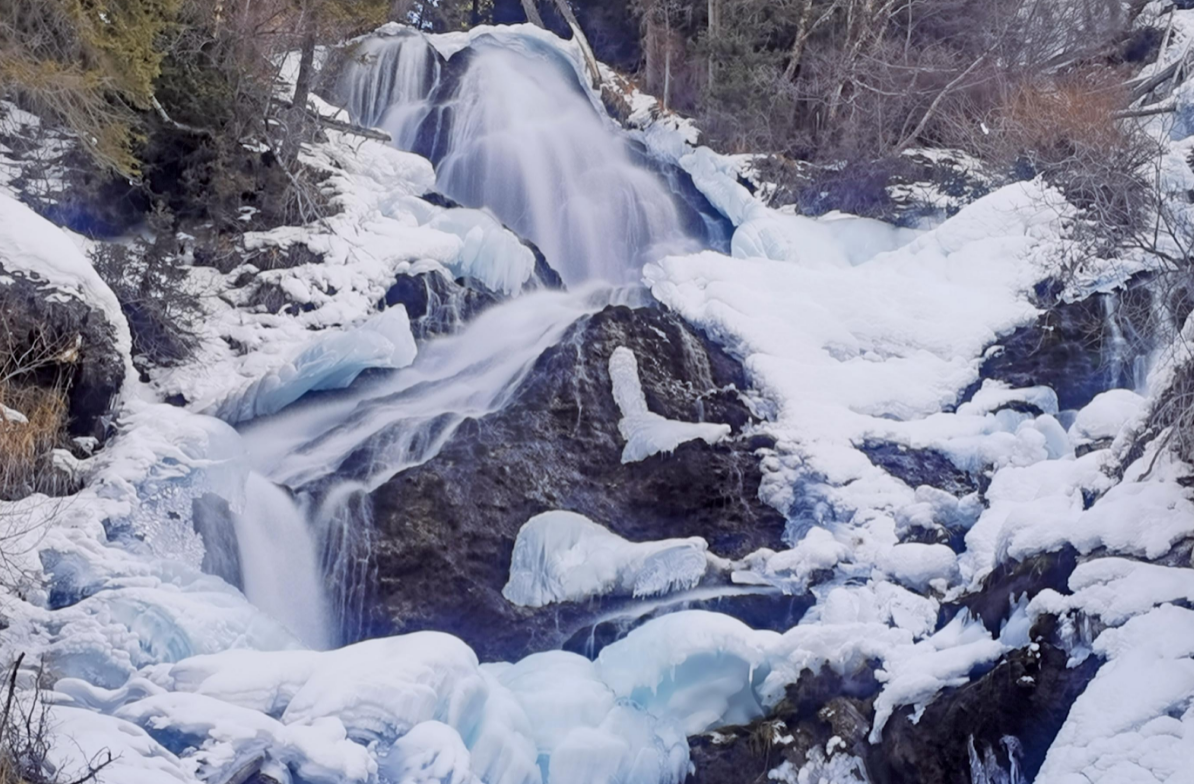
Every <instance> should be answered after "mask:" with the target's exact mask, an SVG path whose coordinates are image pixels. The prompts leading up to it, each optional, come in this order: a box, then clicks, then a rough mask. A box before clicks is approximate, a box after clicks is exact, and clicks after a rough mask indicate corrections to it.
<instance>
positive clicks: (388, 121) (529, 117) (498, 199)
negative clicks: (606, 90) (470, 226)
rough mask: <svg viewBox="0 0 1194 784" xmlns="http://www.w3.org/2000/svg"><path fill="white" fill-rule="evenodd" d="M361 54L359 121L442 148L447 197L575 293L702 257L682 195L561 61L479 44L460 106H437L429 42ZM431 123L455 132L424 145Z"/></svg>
mask: <svg viewBox="0 0 1194 784" xmlns="http://www.w3.org/2000/svg"><path fill="white" fill-rule="evenodd" d="M363 46H364V48H365V49H366V51H368V52H369V55H370V59H367V60H366V62H365V63H363V64H359V65H356V66H353V67H350V68H349V69H348V71H347V73H346V75H345V77H344V79H343V82H342V88H341V89H342V91H343V93H344V94H345V95H346V96H347V102H348V106H349V111H350V112H351V113H352V114H353V117H354V119H355V120H356V121H358V122H361V123H363V124H366V125H369V124H375V125H380V126H381V127H383V128H385V129H386V130H387V131H389V132H390V134H391V135H392V136H393V137H394V139H395V143H396V144H397V146H399V147H401V148H403V149H408V150H410V149H413V150H416V151H419V152H424V153H428V154H432V152H431V151H429V150H428V149H425V148H426V147H427V145H429V144H431V141H430V140H431V139H435V140H436V141H435V144H434V145H433V147H434V151H433V157H434V158H436V159H437V161H438V163H437V166H436V174H437V177H436V180H437V185H438V187H439V189H440V190H441V191H443V192H444V193H445V194H447V195H448V196H450V197H452V198H453V199H455V200H457V201H459V202H460V203H462V204H464V205H465V206H468V207H488V208H489V209H491V210H492V211H493V212H494V213H495V214H496V215H497V216H498V218H499V219H501V221H502V222H503V223H505V224H506V225H507V226H509V227H510V228H512V229H513V230H514V231H515V232H517V233H518V234H520V235H522V236H524V237H527V238H529V239H530V240H532V241H533V242H534V243H535V244H536V245H538V246H539V248H540V249H541V250H542V251H543V253H544V255H545V256H546V257H547V260H548V262H549V263H550V264H551V265H552V267H554V268H555V269H556V271H557V272H559V273H560V275H561V277H563V279H564V282H565V283H567V284H568V285H576V284H578V283H582V282H585V281H591V280H604V281H607V282H610V283H615V284H619V283H629V282H636V281H637V277H638V271H639V270H640V269H641V267H642V265H643V263H645V262H646V261H648V260H650V259H652V258H658V257H660V256H663V255H666V254H668V253H673V252H675V253H680V252H685V251H692V250H696V249H697V245H698V243H697V241H696V240H694V239H693V238H692V237H689V236H687V235H686V233H685V231H684V229H683V228H682V226H683V221H682V219H681V214H680V210H679V208H678V206H677V203H676V201H675V198H674V197H673V194H672V193H671V192H670V191H669V190H668V188H667V186H666V185H665V184H664V183H663V181H662V180H661V179H660V178H659V177H658V176H657V175H656V174H655V173H654V172H651V171H649V170H647V169H644V168H642V167H640V166H638V165H636V164H635V162H634V161H633V160H632V158H631V155H630V149H629V147H628V143H627V140H626V138H625V137H624V136H623V135H622V134H621V133H620V132H618V131H616V130H615V128H614V127H613V125H612V121H610V120H609V118H608V117H605V116H603V115H601V114H598V112H597V109H596V108H595V106H594V103H593V101H592V100H591V99H590V97H589V95H588V94H587V93H586V92H584V89H583V88H582V86H581V85H580V83H579V81H578V80H577V78H576V74H575V71H574V70H573V69H572V67H571V66H570V65H569V64H568V63H567V62H565V61H563V60H562V59H561V57H560V55H559V54H558V53H556V52H554V51H551V50H550V49H549V48H547V47H545V46H544V45H542V44H540V43H538V42H536V41H534V40H533V39H523V38H511V39H509V40H505V39H503V40H502V41H501V42H498V41H495V40H493V39H491V38H488V37H481V38H479V39H478V40H477V41H476V42H475V43H474V44H473V45H472V46H471V47H470V49H469V50H467V51H468V56H471V60H470V61H469V63H468V65H467V67H466V69H465V71H464V73H463V75H462V76H460V77H459V82H458V83H456V84H455V85H454V86H452V87H446V88H444V89H443V90H442V92H445V93H447V92H451V93H452V96H451V97H450V98H443V97H442V96H441V97H440V98H436V96H434V95H432V93H433V92H434V91H435V90H436V89H437V87H436V86H433V85H432V82H434V81H437V80H439V78H440V73H441V72H440V69H438V67H435V66H434V65H433V63H432V61H431V58H433V56H434V55H433V54H432V50H431V48H430V46H428V45H427V43H426V42H425V40H424V39H423V38H422V37H421V36H417V35H404V36H397V37H392V38H386V39H381V40H374V41H371V42H367V43H366V44H364V45H363ZM456 56H457V57H461V56H464V55H463V54H458V55H456ZM386 69H392V73H391V72H390V71H388V70H386ZM428 74H433V76H431V77H429V76H428ZM429 95H430V96H431V97H432V99H433V101H435V100H438V101H439V102H440V108H439V109H436V110H433V107H432V105H431V104H432V102H433V101H429V100H428V97H429ZM378 101H390V102H392V105H390V106H388V107H379V106H378V105H377V102H378ZM424 120H428V121H429V122H431V123H433V124H434V123H440V124H442V125H444V126H445V127H446V131H445V130H443V129H441V130H440V132H439V133H438V134H437V133H434V132H430V131H428V130H427V129H424V132H423V133H424V138H423V139H422V140H421V141H420V138H419V137H420V126H421V125H422V124H423V123H424Z"/></svg>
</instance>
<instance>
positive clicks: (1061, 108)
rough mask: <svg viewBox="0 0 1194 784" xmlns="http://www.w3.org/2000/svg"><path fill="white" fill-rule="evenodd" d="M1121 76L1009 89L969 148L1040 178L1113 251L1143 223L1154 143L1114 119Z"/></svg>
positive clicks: (1061, 79) (1104, 73)
mask: <svg viewBox="0 0 1194 784" xmlns="http://www.w3.org/2000/svg"><path fill="white" fill-rule="evenodd" d="M1129 103H1130V95H1129V94H1128V91H1127V89H1126V88H1125V87H1124V85H1123V80H1122V75H1121V74H1119V73H1118V72H1116V71H1114V70H1111V69H1106V68H1101V69H1091V70H1085V71H1075V72H1073V73H1069V74H1065V75H1062V76H1055V77H1051V78H1040V79H1036V80H1032V81H1027V82H1023V83H1020V84H1011V85H1008V86H1007V87H1006V88H1005V90H1004V92H1003V93H1002V95H1001V96H1000V98H999V100H997V101H996V103H995V105H994V108H993V109H992V110H991V111H990V112H989V113H988V114H987V115H986V117H985V119H984V120H983V123H982V124H981V125H979V126H978V128H979V131H978V132H977V133H976V132H973V131H972V132H971V137H970V142H971V143H970V145H969V146H970V147H971V148H972V149H974V150H975V151H976V152H977V153H978V154H979V155H981V156H982V157H984V158H985V159H986V160H989V161H993V162H996V163H1002V164H1003V165H1005V166H1008V167H1011V168H1012V169H1014V170H1020V173H1021V174H1022V175H1025V176H1031V175H1034V174H1041V175H1043V176H1044V177H1045V179H1046V180H1048V181H1049V182H1050V183H1052V184H1054V185H1056V186H1058V187H1059V188H1061V189H1062V191H1064V192H1065V195H1066V197H1067V199H1068V200H1069V201H1070V202H1071V203H1073V204H1075V205H1077V206H1078V207H1080V208H1082V209H1083V210H1085V211H1086V213H1087V216H1088V217H1089V218H1090V219H1091V221H1092V222H1093V224H1094V225H1097V226H1099V227H1100V232H1102V234H1103V235H1104V239H1105V240H1106V241H1107V246H1108V248H1111V247H1113V246H1115V245H1117V244H1118V243H1121V242H1122V241H1123V239H1124V238H1125V237H1127V236H1130V235H1131V234H1132V232H1133V231H1135V230H1136V229H1137V228H1138V226H1139V225H1140V224H1141V223H1142V221H1143V220H1144V219H1145V209H1144V207H1145V205H1146V204H1147V201H1148V198H1147V195H1148V190H1149V187H1150V185H1151V182H1150V180H1149V176H1148V168H1149V164H1150V163H1151V162H1152V161H1153V160H1155V158H1156V156H1157V148H1156V143H1155V142H1154V141H1153V140H1151V139H1150V138H1149V137H1148V136H1147V135H1146V134H1144V133H1143V132H1142V131H1141V129H1140V126H1139V124H1137V123H1130V122H1123V121H1121V120H1118V119H1117V113H1118V112H1121V111H1122V110H1124V109H1125V108H1127V106H1128V105H1129Z"/></svg>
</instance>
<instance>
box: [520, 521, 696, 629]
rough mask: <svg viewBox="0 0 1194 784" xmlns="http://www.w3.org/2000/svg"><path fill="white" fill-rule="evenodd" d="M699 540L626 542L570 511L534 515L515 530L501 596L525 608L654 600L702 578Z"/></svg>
mask: <svg viewBox="0 0 1194 784" xmlns="http://www.w3.org/2000/svg"><path fill="white" fill-rule="evenodd" d="M707 550H708V544H707V543H706V542H705V540H704V539H702V538H700V537H691V538H688V539H664V540H660V541H654V542H630V541H628V540H626V539H623V538H622V537H620V536H618V535H617V534H615V533H612V532H611V531H609V530H608V529H606V528H605V527H604V526H601V525H598V524H597V523H594V522H593V521H592V520H590V519H588V518H587V517H584V516H583V515H579V514H576V513H574V512H563V511H556V512H544V513H542V514H538V515H535V516H534V517H532V518H531V519H530V520H528V521H527V522H526V523H524V524H523V526H522V528H520V529H519V531H518V537H517V538H516V540H515V542H514V555H513V557H512V559H511V563H510V579H509V581H508V582H507V583H506V586H505V588H503V589H502V595H503V596H505V597H506V598H507V599H508V600H509V601H511V602H513V603H514V604H518V605H522V606H524V607H543V606H544V605H547V604H551V603H553V602H576V601H581V600H583V599H587V598H590V597H594V596H605V595H610V594H613V595H618V596H635V597H640V596H656V595H659V594H665V593H671V592H672V591H675V590H679V589H684V588H692V587H694V586H695V585H696V584H697V583H699V582H700V580H701V578H702V577H704V576H705V571H706V568H707V567H708V561H707V558H706V551H707Z"/></svg>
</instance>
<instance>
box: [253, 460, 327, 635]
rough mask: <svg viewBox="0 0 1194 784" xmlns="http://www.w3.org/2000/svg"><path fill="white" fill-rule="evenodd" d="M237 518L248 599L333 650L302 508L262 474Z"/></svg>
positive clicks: (313, 546) (255, 477)
mask: <svg viewBox="0 0 1194 784" xmlns="http://www.w3.org/2000/svg"><path fill="white" fill-rule="evenodd" d="M245 496H246V500H245V504H244V509H243V510H242V511H241V512H240V513H239V514H238V515H237V516H236V538H237V544H238V545H239V548H240V558H241V564H242V565H243V572H244V573H243V580H244V590H245V596H247V597H248V599H249V601H251V602H253V604H255V605H257V606H258V607H260V608H261V609H262V610H265V611H266V612H267V613H269V614H270V615H271V616H273V617H274V619H275V620H277V621H279V622H281V623H282V625H283V626H285V627H286V628H287V629H289V630H290V631H291V633H292V634H294V635H295V636H296V637H298V638H299V639H300V640H302V641H303V642H304V643H306V644H307V645H308V646H310V647H312V648H315V649H324V648H327V647H328V646H329V644H330V642H331V640H330V638H329V636H328V629H329V628H330V624H329V615H328V608H327V604H326V598H325V596H324V590H323V580H322V578H321V576H320V569H319V561H318V558H317V556H316V552H317V547H316V542H315V537H314V532H313V531H312V530H311V527H310V526H309V525H307V520H306V514H305V511H304V510H303V508H302V507H301V505H300V504H299V503H298V502H297V501H296V500H295V499H294V498H293V497H291V495H290V494H289V493H287V492H286V490H284V489H283V488H281V487H278V486H277V485H275V484H274V483H273V482H270V481H269V480H268V479H266V478H265V477H263V476H261V475H260V474H258V473H256V472H253V473H250V474H249V478H248V481H247V483H246V485H245Z"/></svg>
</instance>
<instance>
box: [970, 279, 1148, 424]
mask: <svg viewBox="0 0 1194 784" xmlns="http://www.w3.org/2000/svg"><path fill="white" fill-rule="evenodd" d="M1039 288H1040V290H1039V291H1038V292H1037V293H1038V297H1039V298H1040V299H1043V300H1046V301H1050V300H1052V299H1053V298H1054V292H1052V291H1050V290H1049V287H1048V286H1047V285H1046V286H1043V287H1039ZM1152 317H1153V308H1152V293H1151V291H1150V288H1149V286H1148V281H1147V279H1145V278H1136V279H1134V280H1133V281H1132V282H1131V283H1129V284H1128V285H1127V287H1125V289H1124V290H1122V291H1117V292H1112V293H1107V294H1094V295H1092V296H1090V297H1087V298H1086V299H1084V300H1081V301H1079V302H1053V303H1052V304H1050V305H1048V307H1047V309H1046V311H1045V312H1044V313H1043V314H1042V315H1041V316H1040V317H1039V318H1038V319H1037V321H1036V323H1035V324H1032V325H1030V326H1027V327H1020V328H1019V329H1017V330H1015V331H1014V332H1013V333H1012V334H1010V335H1008V336H1007V337H1005V338H1004V339H1003V340H1001V341H1000V343H999V345H1000V347H1001V350H999V351H997V352H996V353H993V354H992V355H990V356H989V357H988V358H987V359H986V360H985V361H984V362H983V364H982V367H981V369H980V371H979V373H980V382H979V383H981V380H982V379H988V378H993V379H998V380H1000V381H1004V382H1006V383H1008V384H1010V385H1011V386H1013V387H1031V386H1038V385H1042V386H1048V387H1052V388H1053V390H1054V391H1055V392H1057V399H1058V404H1059V405H1060V407H1061V409H1062V410H1067V409H1079V408H1082V407H1083V406H1085V405H1086V404H1087V403H1089V402H1090V401H1091V399H1093V398H1094V396H1095V395H1097V394H1099V393H1100V392H1103V391H1105V390H1107V389H1116V388H1129V389H1130V388H1132V387H1134V386H1135V378H1134V375H1135V367H1134V365H1135V360H1136V359H1137V358H1138V357H1142V356H1144V355H1146V354H1147V353H1148V352H1149V351H1151V350H1152V348H1153V346H1152V338H1151V337H1149V336H1150V335H1152V334H1153V333H1152V330H1151V329H1150V327H1149V321H1150V319H1151V318H1152ZM976 389H978V384H976V385H975V386H974V388H973V389H972V390H970V391H969V394H973V390H976ZM969 394H968V395H967V397H969Z"/></svg>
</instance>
